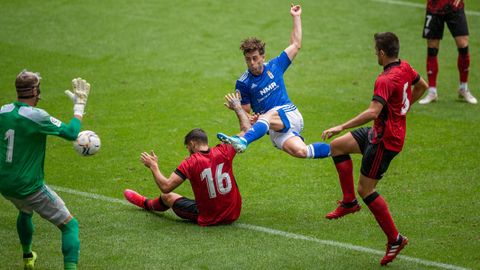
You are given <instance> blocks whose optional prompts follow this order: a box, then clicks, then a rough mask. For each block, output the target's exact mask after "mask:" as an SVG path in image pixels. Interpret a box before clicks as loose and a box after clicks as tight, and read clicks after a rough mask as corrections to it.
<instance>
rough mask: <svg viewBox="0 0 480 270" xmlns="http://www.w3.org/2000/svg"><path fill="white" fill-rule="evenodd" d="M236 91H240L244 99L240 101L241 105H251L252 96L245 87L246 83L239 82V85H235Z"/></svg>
mask: <svg viewBox="0 0 480 270" xmlns="http://www.w3.org/2000/svg"><path fill="white" fill-rule="evenodd" d="M235 89H236V91H238V92H239V93H240V96H241V97H242V99H241V100H240V103H241V104H242V105H245V104H250V103H251V102H250V94H249V93H248V92H247V87H246V85H245V83H243V82H241V81H239V80H237V83H236V84H235Z"/></svg>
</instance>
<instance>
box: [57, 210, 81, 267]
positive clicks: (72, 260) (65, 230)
mask: <svg viewBox="0 0 480 270" xmlns="http://www.w3.org/2000/svg"><path fill="white" fill-rule="evenodd" d="M60 229H61V230H62V253H63V261H64V265H65V269H77V268H76V267H77V262H78V255H79V253H80V240H79V238H78V222H77V220H76V219H75V218H72V220H70V221H69V222H68V223H67V224H64V225H63V226H61V227H60ZM72 266H74V267H75V268H71V267H72ZM67 267H70V268H67Z"/></svg>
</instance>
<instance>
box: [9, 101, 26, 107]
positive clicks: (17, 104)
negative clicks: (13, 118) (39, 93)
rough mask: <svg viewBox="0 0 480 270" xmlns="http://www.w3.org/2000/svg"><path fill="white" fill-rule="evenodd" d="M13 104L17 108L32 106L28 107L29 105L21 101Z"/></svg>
mask: <svg viewBox="0 0 480 270" xmlns="http://www.w3.org/2000/svg"><path fill="white" fill-rule="evenodd" d="M13 104H15V105H16V106H19V107H22V106H27V107H29V106H30V105H28V104H27V103H25V102H21V101H15V102H13Z"/></svg>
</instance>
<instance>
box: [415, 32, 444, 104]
mask: <svg viewBox="0 0 480 270" xmlns="http://www.w3.org/2000/svg"><path fill="white" fill-rule="evenodd" d="M427 47H428V48H427V75H428V85H429V88H428V94H427V95H426V96H425V97H424V98H423V99H421V100H420V101H419V102H418V103H420V104H428V103H430V102H434V101H436V100H437V99H438V94H437V75H438V57H437V55H438V49H439V47H440V39H427Z"/></svg>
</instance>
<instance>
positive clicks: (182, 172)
mask: <svg viewBox="0 0 480 270" xmlns="http://www.w3.org/2000/svg"><path fill="white" fill-rule="evenodd" d="M189 168H190V165H189V162H188V158H187V159H185V160H184V161H182V163H180V165H178V167H177V169H176V170H175V173H176V174H177V175H178V176H180V178H182V179H183V180H185V179H191V178H190V173H189Z"/></svg>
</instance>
